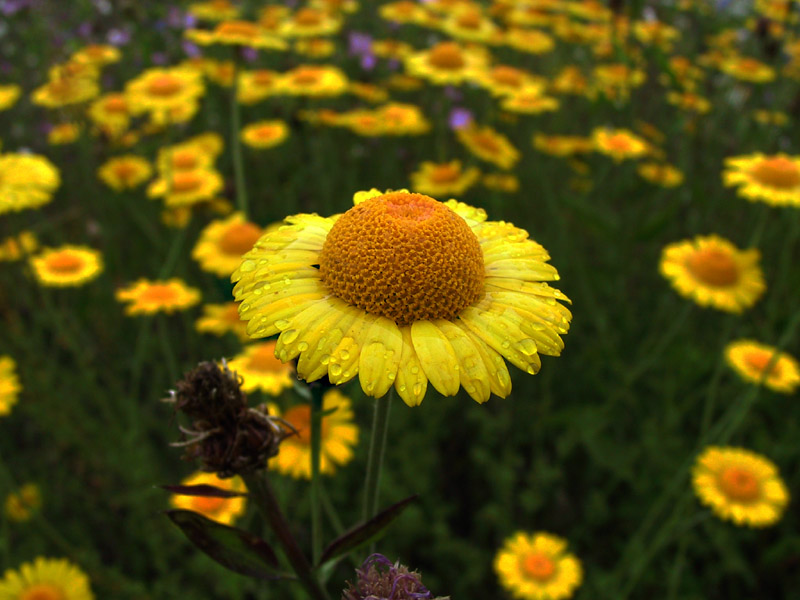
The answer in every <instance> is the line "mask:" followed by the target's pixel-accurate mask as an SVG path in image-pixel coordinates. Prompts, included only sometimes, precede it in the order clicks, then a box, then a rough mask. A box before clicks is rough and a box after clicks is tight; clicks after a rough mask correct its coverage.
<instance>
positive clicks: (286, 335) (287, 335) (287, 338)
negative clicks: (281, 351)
mask: <svg viewBox="0 0 800 600" xmlns="http://www.w3.org/2000/svg"><path fill="white" fill-rule="evenodd" d="M276 325H277V323H276ZM299 334H300V332H299V331H297V329H287V330H286V331H284V332H283V333H282V334H281V342H283V343H284V344H291V343H292V342H294V341H295V340H296V339H297V336H298V335H299Z"/></svg>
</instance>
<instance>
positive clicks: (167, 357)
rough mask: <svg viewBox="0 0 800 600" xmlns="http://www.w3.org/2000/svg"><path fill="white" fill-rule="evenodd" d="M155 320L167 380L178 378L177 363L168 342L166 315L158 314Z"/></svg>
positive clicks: (171, 380)
mask: <svg viewBox="0 0 800 600" xmlns="http://www.w3.org/2000/svg"><path fill="white" fill-rule="evenodd" d="M156 320H157V323H156V327H157V328H158V341H159V343H160V344H161V352H162V353H163V355H164V361H165V362H166V363H167V372H168V373H169V380H170V382H174V381H177V379H178V365H177V363H176V362H175V355H174V354H173V352H172V344H170V341H169V332H168V331H167V315H165V314H160V315H158V318H157V319H156Z"/></svg>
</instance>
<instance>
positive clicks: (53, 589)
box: [19, 583, 67, 600]
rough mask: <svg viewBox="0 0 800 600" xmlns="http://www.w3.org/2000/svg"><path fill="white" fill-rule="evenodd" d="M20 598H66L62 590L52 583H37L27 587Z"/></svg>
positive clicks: (28, 599) (47, 599)
mask: <svg viewBox="0 0 800 600" xmlns="http://www.w3.org/2000/svg"><path fill="white" fill-rule="evenodd" d="M19 598H20V600H66V598H67V597H66V595H65V594H64V590H62V589H61V588H60V587H58V586H55V585H53V584H52V583H37V584H34V585H32V586H31V587H29V588H27V589H26V590H25V591H24V592H22V595H21V596H20V597H19Z"/></svg>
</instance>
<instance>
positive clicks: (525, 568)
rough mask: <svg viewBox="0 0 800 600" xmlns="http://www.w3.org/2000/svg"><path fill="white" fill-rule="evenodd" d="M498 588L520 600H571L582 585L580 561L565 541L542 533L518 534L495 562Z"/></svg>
mask: <svg viewBox="0 0 800 600" xmlns="http://www.w3.org/2000/svg"><path fill="white" fill-rule="evenodd" d="M494 570H495V573H497V577H498V578H499V579H500V584H501V585H502V586H503V587H504V588H505V589H507V590H508V591H509V592H511V595H512V596H513V597H514V598H519V599H520V600H560V599H562V598H570V597H571V596H572V595H573V594H574V593H575V590H576V589H577V588H578V586H580V584H581V582H582V581H583V569H582V567H581V563H580V561H579V560H578V559H577V558H576V557H575V556H574V555H573V554H570V553H568V552H567V542H566V540H564V539H562V538H560V537H558V536H555V535H552V534H550V533H545V532H537V533H532V534H528V533H525V532H522V531H520V532H517V533H515V534H514V535H513V536H511V537H510V538H508V539H506V541H505V543H504V544H503V547H502V548H501V549H500V550H499V551H498V553H497V555H496V556H495V558H494Z"/></svg>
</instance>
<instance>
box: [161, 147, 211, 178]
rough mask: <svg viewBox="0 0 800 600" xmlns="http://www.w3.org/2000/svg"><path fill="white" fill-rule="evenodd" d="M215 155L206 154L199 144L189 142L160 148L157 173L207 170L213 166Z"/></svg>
mask: <svg viewBox="0 0 800 600" xmlns="http://www.w3.org/2000/svg"><path fill="white" fill-rule="evenodd" d="M215 157H216V155H215V154H214V153H211V152H208V151H207V150H205V149H204V147H203V146H202V145H201V144H198V143H196V142H193V141H191V140H189V141H187V142H184V143H182V144H175V145H172V146H167V147H166V148H161V149H160V150H159V151H158V160H157V165H158V171H159V173H171V172H172V173H174V172H176V171H195V170H197V169H208V168H210V167H211V166H212V165H213V164H214V159H215Z"/></svg>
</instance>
